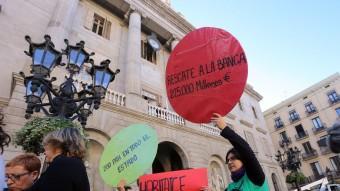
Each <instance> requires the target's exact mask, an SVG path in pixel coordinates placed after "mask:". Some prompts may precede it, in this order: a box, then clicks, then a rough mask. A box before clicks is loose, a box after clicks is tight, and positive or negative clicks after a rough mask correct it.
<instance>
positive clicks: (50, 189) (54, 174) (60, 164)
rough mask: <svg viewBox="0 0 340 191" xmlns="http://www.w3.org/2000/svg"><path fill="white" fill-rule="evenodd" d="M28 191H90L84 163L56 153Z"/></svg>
mask: <svg viewBox="0 0 340 191" xmlns="http://www.w3.org/2000/svg"><path fill="white" fill-rule="evenodd" d="M28 191H90V184H89V180H88V177H87V173H86V168H85V165H84V163H83V161H82V160H81V159H78V158H74V157H66V156H63V155H58V156H56V157H55V158H54V159H53V161H52V162H51V164H50V165H49V166H48V168H47V169H46V171H45V172H44V173H43V174H42V175H41V176H40V178H39V179H38V181H37V182H36V183H35V184H34V185H33V186H32V187H31V188H30V189H29V190H28Z"/></svg>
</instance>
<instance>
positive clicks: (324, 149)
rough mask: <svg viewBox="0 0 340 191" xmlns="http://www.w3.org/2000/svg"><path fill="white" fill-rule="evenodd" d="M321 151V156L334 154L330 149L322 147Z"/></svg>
mask: <svg viewBox="0 0 340 191" xmlns="http://www.w3.org/2000/svg"><path fill="white" fill-rule="evenodd" d="M320 151H321V154H323V155H327V154H329V153H332V151H331V149H329V148H328V147H320Z"/></svg>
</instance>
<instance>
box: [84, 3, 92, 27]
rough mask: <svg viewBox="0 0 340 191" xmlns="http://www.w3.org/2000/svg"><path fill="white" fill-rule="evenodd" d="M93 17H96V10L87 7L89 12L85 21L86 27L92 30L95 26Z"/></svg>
mask: <svg viewBox="0 0 340 191" xmlns="http://www.w3.org/2000/svg"><path fill="white" fill-rule="evenodd" d="M93 18H94V11H93V10H92V9H90V8H87V14H86V18H85V22H84V27H85V28H86V29H88V30H92V26H93Z"/></svg>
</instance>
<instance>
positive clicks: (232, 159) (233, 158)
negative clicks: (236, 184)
mask: <svg viewBox="0 0 340 191" xmlns="http://www.w3.org/2000/svg"><path fill="white" fill-rule="evenodd" d="M234 160H239V159H238V158H236V157H235V156H231V157H230V158H228V159H227V161H226V162H225V163H226V164H228V163H229V161H234ZM236 191H237V190H236Z"/></svg>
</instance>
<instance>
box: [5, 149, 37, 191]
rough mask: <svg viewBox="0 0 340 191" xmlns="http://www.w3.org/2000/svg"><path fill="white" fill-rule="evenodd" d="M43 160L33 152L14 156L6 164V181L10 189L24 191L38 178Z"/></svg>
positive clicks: (10, 190) (11, 190)
mask: <svg viewBox="0 0 340 191" xmlns="http://www.w3.org/2000/svg"><path fill="white" fill-rule="evenodd" d="M40 167H41V162H40V160H39V158H38V157H37V156H36V155H35V154H32V153H27V154H22V155H18V156H16V157H14V158H13V159H12V160H10V161H9V162H8V163H7V164H6V175H5V177H6V181H7V185H8V190H9V191H23V190H27V189H28V188H30V187H31V186H32V185H33V183H34V182H35V181H36V180H37V179H38V176H39V172H40Z"/></svg>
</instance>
